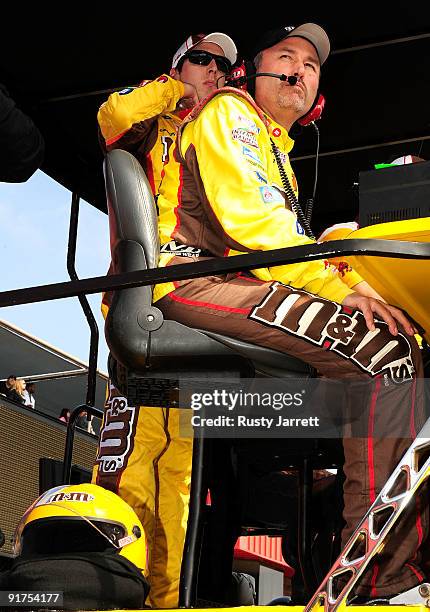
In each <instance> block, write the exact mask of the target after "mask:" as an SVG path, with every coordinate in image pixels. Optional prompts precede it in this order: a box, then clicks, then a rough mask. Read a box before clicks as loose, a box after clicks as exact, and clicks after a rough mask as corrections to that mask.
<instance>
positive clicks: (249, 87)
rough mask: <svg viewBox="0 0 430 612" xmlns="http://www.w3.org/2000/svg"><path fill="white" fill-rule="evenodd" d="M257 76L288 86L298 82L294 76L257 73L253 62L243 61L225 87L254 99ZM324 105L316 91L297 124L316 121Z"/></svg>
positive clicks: (320, 95) (323, 100)
mask: <svg viewBox="0 0 430 612" xmlns="http://www.w3.org/2000/svg"><path fill="white" fill-rule="evenodd" d="M259 76H271V77H274V78H276V79H279V80H280V81H288V83H290V85H295V84H296V83H297V81H298V78H297V77H296V76H287V75H286V74H278V73H276V72H257V70H256V67H255V64H254V62H251V61H250V60H243V62H242V64H240V65H238V66H235V67H233V68H232V71H231V73H230V74H229V75H228V77H227V78H226V83H225V84H226V86H229V87H237V88H238V89H244V90H245V91H247V92H248V93H249V94H250V95H251V96H252V97H255V80H256V78H257V77H259ZM324 105H325V98H324V96H323V95H322V94H321V93H320V92H319V91H317V95H316V96H315V100H314V102H313V104H312V106H311V108H310V109H309V110H308V112H307V113H306V114H305V115H303V117H300V119H298V120H297V122H298V123H299V124H300V125H305V126H306V125H309V124H311V123H313V122H314V121H317V120H318V119H319V118H320V117H321V114H322V112H323V109H324Z"/></svg>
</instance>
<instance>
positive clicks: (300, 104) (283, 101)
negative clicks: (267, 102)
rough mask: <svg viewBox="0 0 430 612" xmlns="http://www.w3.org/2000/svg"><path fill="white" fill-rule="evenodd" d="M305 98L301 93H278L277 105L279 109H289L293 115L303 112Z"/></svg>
mask: <svg viewBox="0 0 430 612" xmlns="http://www.w3.org/2000/svg"><path fill="white" fill-rule="evenodd" d="M305 102H306V101H305V96H304V94H302V93H299V92H296V91H293V92H292V91H289V92H285V91H282V90H281V91H279V92H278V105H279V107H280V108H284V109H289V110H292V111H294V112H295V113H304V112H305Z"/></svg>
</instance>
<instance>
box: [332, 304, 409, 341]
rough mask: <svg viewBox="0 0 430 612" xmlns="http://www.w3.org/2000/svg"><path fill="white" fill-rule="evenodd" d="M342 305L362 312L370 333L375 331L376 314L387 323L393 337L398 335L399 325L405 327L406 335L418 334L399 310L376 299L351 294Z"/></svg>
mask: <svg viewBox="0 0 430 612" xmlns="http://www.w3.org/2000/svg"><path fill="white" fill-rule="evenodd" d="M342 305H343V306H348V308H353V309H356V310H361V312H362V313H363V315H364V318H365V319H366V323H367V327H368V328H369V330H370V331H374V330H375V321H374V318H373V315H374V314H376V315H378V316H379V317H380V318H381V319H382V320H383V321H385V322H386V323H387V325H388V329H389V330H390V332H391V333H392V334H393V336H396V335H397V333H398V324H400V325H401V326H402V327H404V329H405V331H406V333H407V334H409V335H410V336H413V335H414V334H416V333H417V330H416V329H415V328H414V326H413V325H412V324H411V322H410V321H409V320H408V319H407V318H406V317H405V315H404V314H403V312H402V311H401V310H400V309H399V308H396V307H395V306H391V305H390V304H383V303H382V302H380V301H379V300H375V299H374V298H369V297H365V296H362V295H360V294H359V293H351V294H350V295H347V296H346V298H345V299H344V300H343V302H342Z"/></svg>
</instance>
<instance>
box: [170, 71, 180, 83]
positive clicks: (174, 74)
mask: <svg viewBox="0 0 430 612" xmlns="http://www.w3.org/2000/svg"><path fill="white" fill-rule="evenodd" d="M169 75H170V76H171V77H172V79H175V80H176V81H180V80H181V78H180V75H179V70H176V68H170V72H169Z"/></svg>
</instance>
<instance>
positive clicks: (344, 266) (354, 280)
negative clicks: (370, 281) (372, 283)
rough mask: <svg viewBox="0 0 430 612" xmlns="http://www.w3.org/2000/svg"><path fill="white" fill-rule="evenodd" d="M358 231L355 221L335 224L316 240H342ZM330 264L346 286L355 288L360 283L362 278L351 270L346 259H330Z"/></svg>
mask: <svg viewBox="0 0 430 612" xmlns="http://www.w3.org/2000/svg"><path fill="white" fill-rule="evenodd" d="M357 229H358V224H357V223H356V222H355V221H350V222H348V223H337V224H335V225H332V226H331V227H328V228H327V229H326V230H324V232H323V233H322V234H321V236H320V237H319V238H318V242H326V241H327V240H343V239H344V238H348V236H349V235H350V234H351V233H352V232H354V231H355V230H357ZM330 263H331V264H333V265H334V266H336V268H337V271H338V273H339V278H340V279H341V280H342V281H343V282H344V283H345V284H346V285H347V286H348V287H355V285H358V283H361V282H362V280H363V278H362V277H361V276H360V275H359V274H358V272H356V271H355V270H353V269H352V267H351V265H350V264H349V261H348V258H347V257H336V258H334V259H330Z"/></svg>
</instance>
